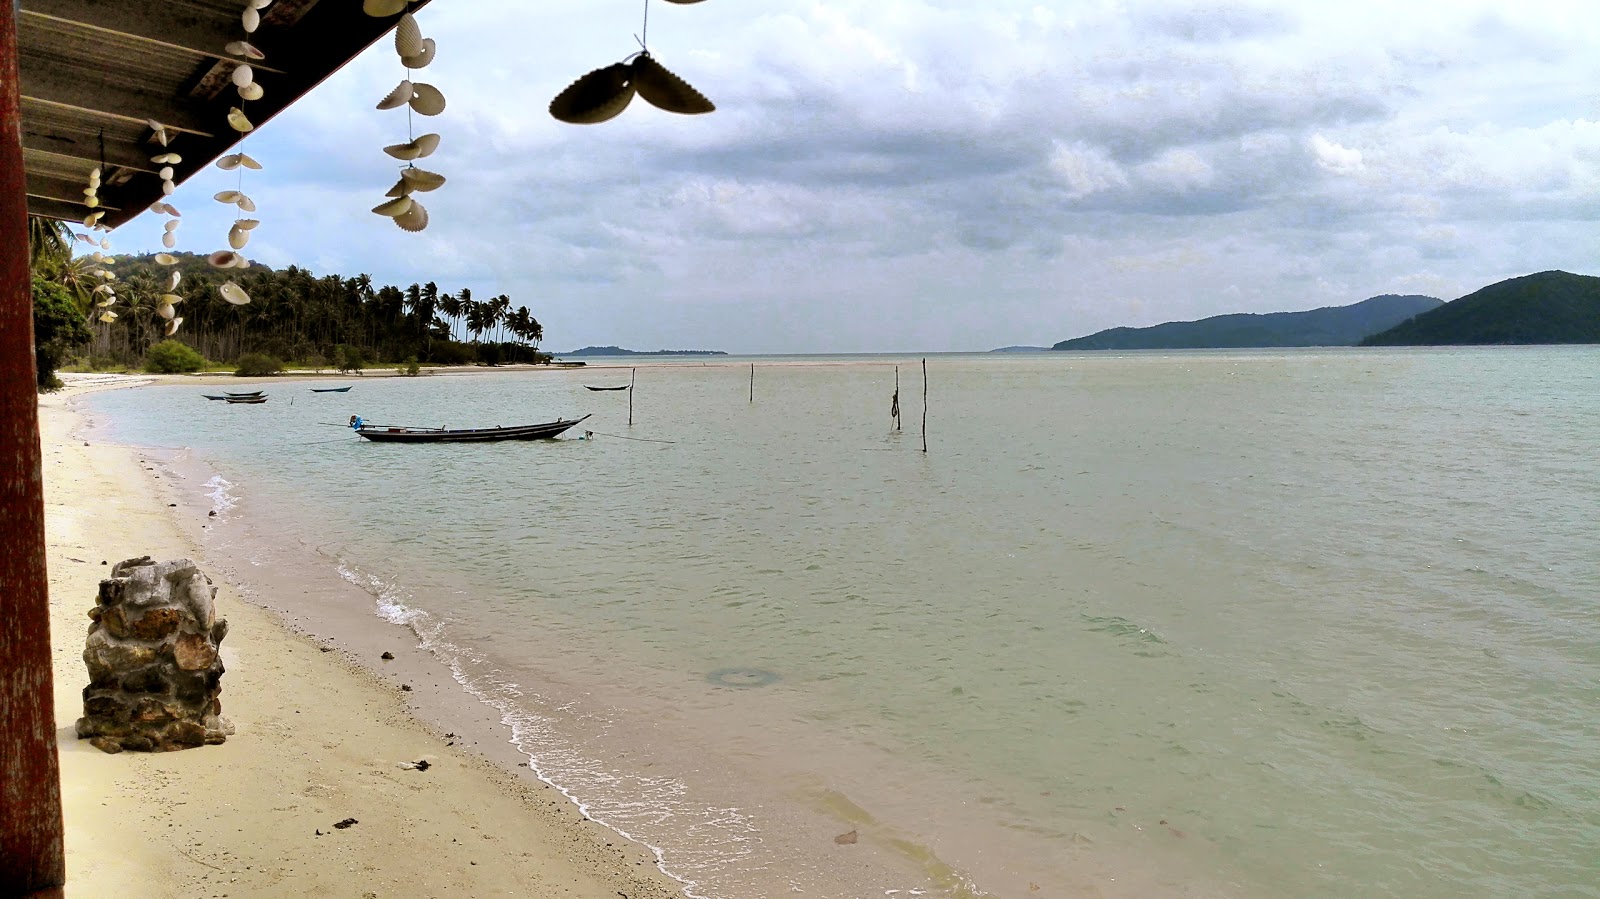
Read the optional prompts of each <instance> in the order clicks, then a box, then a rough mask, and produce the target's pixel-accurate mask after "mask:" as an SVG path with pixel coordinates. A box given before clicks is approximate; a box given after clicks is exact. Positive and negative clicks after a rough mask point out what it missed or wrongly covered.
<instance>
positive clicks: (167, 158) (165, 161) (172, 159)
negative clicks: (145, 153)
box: [150, 153, 183, 165]
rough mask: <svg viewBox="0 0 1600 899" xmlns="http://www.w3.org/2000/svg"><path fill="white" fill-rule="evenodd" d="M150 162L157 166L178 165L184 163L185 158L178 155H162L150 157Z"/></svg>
mask: <svg viewBox="0 0 1600 899" xmlns="http://www.w3.org/2000/svg"><path fill="white" fill-rule="evenodd" d="M150 161H151V162H153V163H155V164H156V165H177V164H178V163H180V162H182V161H183V157H182V156H179V155H178V154H176V153H162V154H161V155H159V156H152V157H150Z"/></svg>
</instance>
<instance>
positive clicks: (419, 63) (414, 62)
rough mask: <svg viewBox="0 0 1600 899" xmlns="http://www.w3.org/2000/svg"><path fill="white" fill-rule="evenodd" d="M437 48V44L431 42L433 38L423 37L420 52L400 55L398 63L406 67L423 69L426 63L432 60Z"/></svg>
mask: <svg viewBox="0 0 1600 899" xmlns="http://www.w3.org/2000/svg"><path fill="white" fill-rule="evenodd" d="M437 49H438V44H435V43H434V42H433V38H431V37H429V38H423V39H422V50H421V52H418V53H414V54H412V55H410V56H402V57H400V63H401V64H402V65H404V66H405V67H406V68H408V69H425V68H427V67H428V63H430V62H433V53H434V51H435V50H437Z"/></svg>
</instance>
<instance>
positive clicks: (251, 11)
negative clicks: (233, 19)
mask: <svg viewBox="0 0 1600 899" xmlns="http://www.w3.org/2000/svg"><path fill="white" fill-rule="evenodd" d="M239 20H240V21H241V22H243V23H244V33H245V34H254V33H255V31H256V29H257V28H260V27H261V13H259V12H257V11H256V8H255V7H254V6H247V7H245V9H244V13H243V14H242V15H240V16H239Z"/></svg>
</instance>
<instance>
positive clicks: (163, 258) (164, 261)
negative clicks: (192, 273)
mask: <svg viewBox="0 0 1600 899" xmlns="http://www.w3.org/2000/svg"><path fill="white" fill-rule="evenodd" d="M156 264H157V265H177V264H178V257H176V256H174V255H172V254H171V253H157V254H156Z"/></svg>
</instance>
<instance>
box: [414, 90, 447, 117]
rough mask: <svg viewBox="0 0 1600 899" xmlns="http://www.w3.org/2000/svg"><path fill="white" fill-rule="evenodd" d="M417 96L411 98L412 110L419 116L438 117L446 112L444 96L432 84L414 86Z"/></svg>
mask: <svg viewBox="0 0 1600 899" xmlns="http://www.w3.org/2000/svg"><path fill="white" fill-rule="evenodd" d="M412 87H414V88H415V89H416V92H417V95H416V96H415V97H412V98H411V108H412V109H413V110H415V111H416V112H417V114H419V115H438V114H439V113H441V112H444V94H442V93H440V92H439V89H438V88H436V87H434V86H433V85H431V84H422V83H420V82H419V83H417V84H415V85H412Z"/></svg>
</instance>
